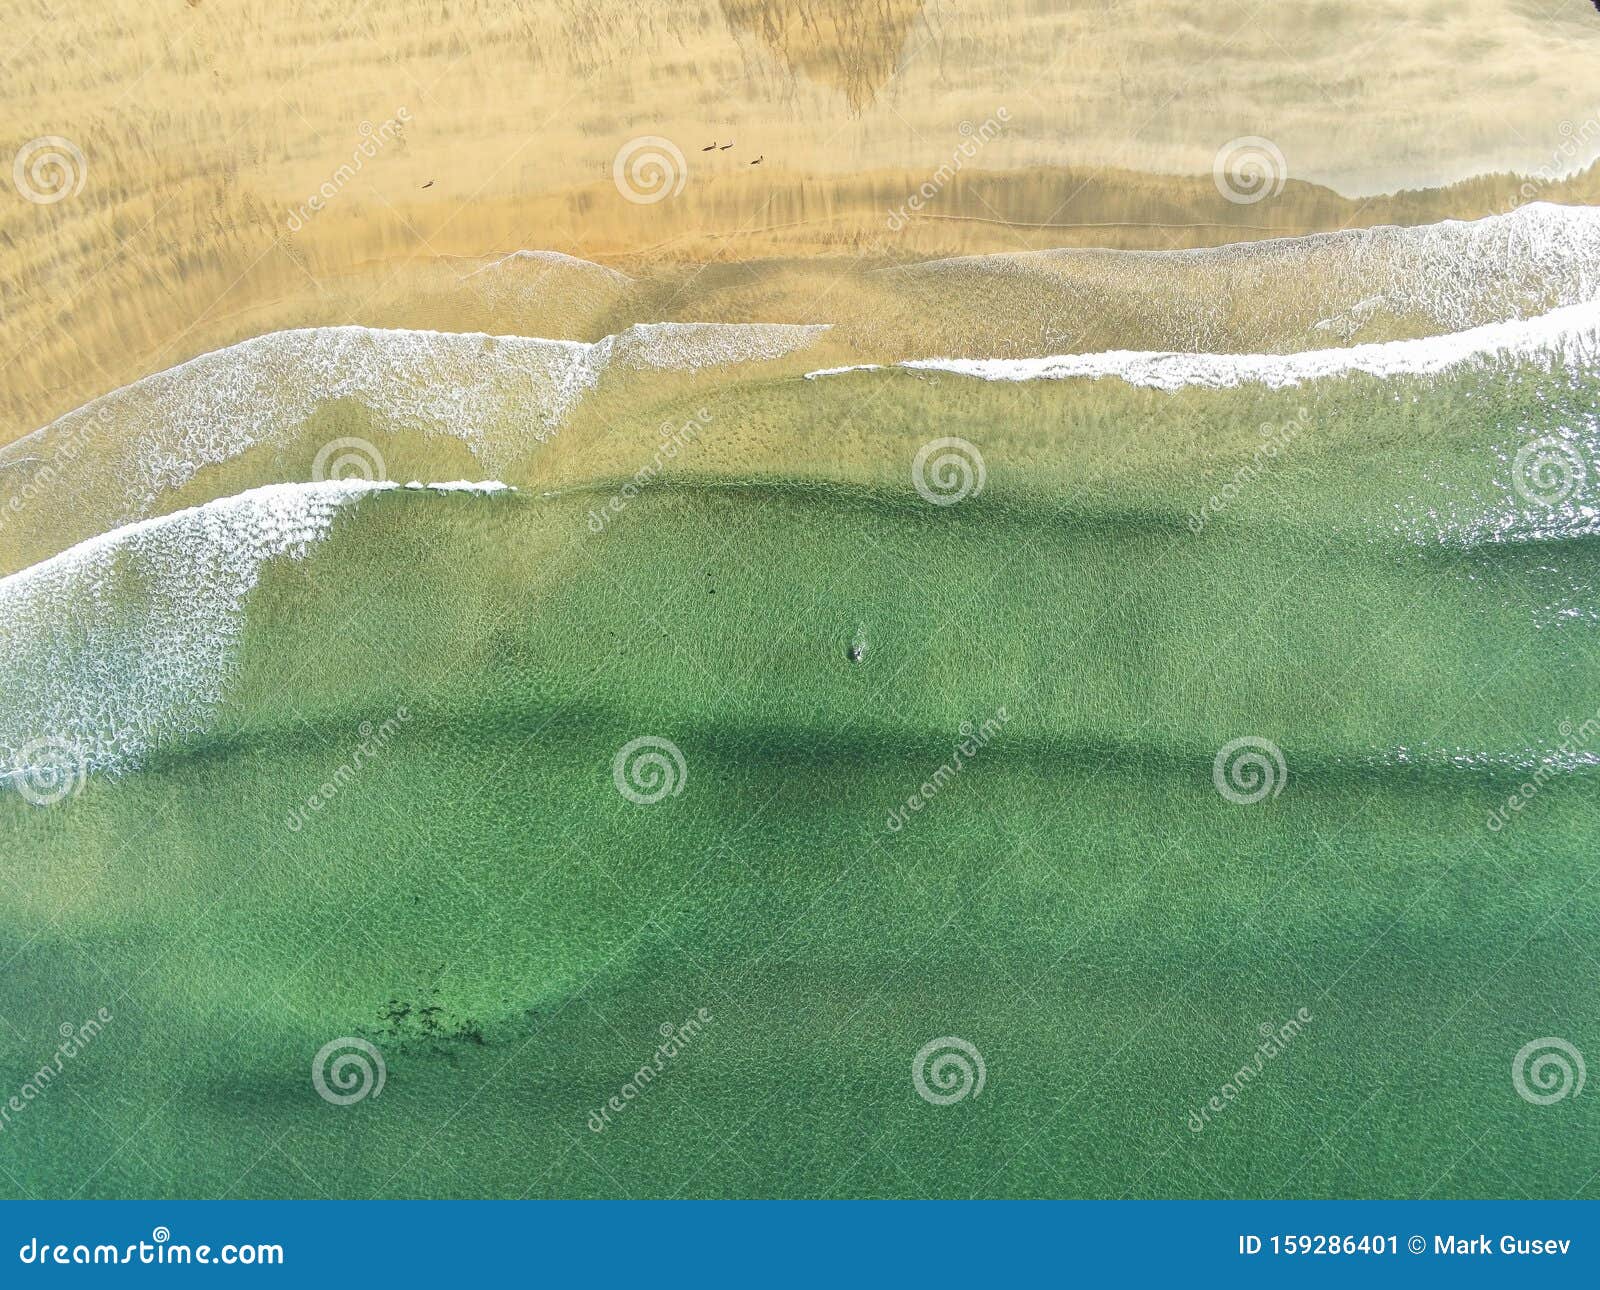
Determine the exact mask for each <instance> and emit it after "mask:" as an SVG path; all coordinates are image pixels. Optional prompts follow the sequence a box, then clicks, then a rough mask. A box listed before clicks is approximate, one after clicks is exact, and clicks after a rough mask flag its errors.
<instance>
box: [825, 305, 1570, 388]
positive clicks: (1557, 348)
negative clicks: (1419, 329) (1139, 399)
mask: <svg viewBox="0 0 1600 1290" xmlns="http://www.w3.org/2000/svg"><path fill="white" fill-rule="evenodd" d="M1597 353H1600V302H1589V303H1586V304H1581V305H1568V306H1566V307H1564V308H1561V309H1554V310H1551V311H1550V312H1549V313H1547V314H1543V315H1541V316H1540V317H1537V318H1526V319H1519V320H1517V321H1515V322H1505V323H1492V324H1489V325H1487V326H1483V327H1474V328H1471V329H1470V330H1468V331H1462V332H1454V333H1451V334H1450V335H1447V336H1424V337H1420V338H1418V339H1415V340H1391V341H1383V342H1380V343H1377V344H1371V345H1350V346H1347V347H1345V348H1342V349H1313V350H1306V351H1304V352H1303V353H1299V354H1181V353H1170V352H1167V353H1158V352H1154V351H1138V350H1107V351H1105V352H1103V353H1099V354H1059V355H1054V356H1052V357H1048V358H919V359H908V360H907V361H905V362H903V363H901V364H899V366H901V367H905V368H911V369H915V370H918V371H933V372H950V373H953V374H955V375H958V376H972V377H976V378H978V379H979V380H985V381H1062V380H1069V379H1072V378H1074V377H1087V378H1089V379H1091V380H1094V379H1099V378H1101V377H1116V378H1118V379H1120V380H1123V381H1126V382H1127V383H1128V384H1129V385H1137V386H1143V387H1145V388H1148V389H1156V390H1180V389H1186V388H1192V387H1200V388H1205V389H1231V388H1233V387H1235V386H1240V385H1247V384H1256V385H1263V386H1266V387H1267V388H1268V389H1286V388H1288V387H1290V386H1296V385H1302V384H1304V383H1306V382H1307V381H1316V380H1323V379H1326V378H1328V377H1338V376H1350V375H1355V374H1357V373H1365V374H1367V375H1369V376H1380V377H1388V376H1428V375H1433V374H1436V373H1440V372H1445V371H1448V370H1450V369H1451V368H1456V367H1461V366H1463V365H1465V364H1469V363H1490V362H1502V363H1535V364H1542V365H1544V366H1549V365H1550V364H1552V363H1554V362H1556V361H1558V360H1561V359H1566V360H1570V361H1575V362H1585V361H1589V360H1592V359H1593V358H1594V357H1595V355H1596V354H1597ZM810 375H814V376H815V375H820V373H811V374H810Z"/></svg>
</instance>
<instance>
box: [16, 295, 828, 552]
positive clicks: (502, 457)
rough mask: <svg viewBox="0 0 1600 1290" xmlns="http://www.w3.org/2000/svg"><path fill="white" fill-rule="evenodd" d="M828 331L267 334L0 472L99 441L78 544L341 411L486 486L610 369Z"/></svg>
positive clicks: (747, 353)
mask: <svg viewBox="0 0 1600 1290" xmlns="http://www.w3.org/2000/svg"><path fill="white" fill-rule="evenodd" d="M825 330H826V327H825V326H820V325H816V326H812V325H790V324H779V323H655V324H641V325H639V326H635V327H630V328H629V329H628V330H627V331H624V332H620V333H618V334H617V335H614V336H607V337H605V338H604V339H602V340H599V341H594V342H592V343H591V342H583V341H569V340H539V339H535V338H531V337H526V336H490V335H487V334H483V333H476V332H473V333H466V332H434V331H389V330H381V329H377V328H371V327H355V326H349V327H310V328H300V329H297V330H293V331H281V332H271V333H269V334H267V335H265V336H258V337H256V338H255V339H253V340H247V341H242V342H240V343H239V344H237V345H231V346H229V347H227V348H226V349H220V350H216V351H214V352H212V353H209V354H202V355H200V356H199V357H198V358H194V359H190V360H189V361H188V362H186V363H182V364H180V365H178V366H177V367H174V368H170V369H168V370H167V371H164V372H159V373H157V374H155V375H153V376H148V377H145V378H144V379H142V380H139V381H136V382H134V383H133V384H131V385H127V386H124V387H123V388H121V389H119V390H114V391H112V392H111V393H109V394H106V395H103V396H101V397H100V398H98V399H95V400H93V401H91V402H89V403H87V404H85V405H84V406H83V407H81V408H78V409H76V410H75V411H73V412H69V413H67V414H66V415H65V416H63V417H60V418H58V419H57V420H56V421H54V422H52V423H51V424H49V425H48V426H45V427H44V428H43V429H41V430H38V431H35V432H34V433H33V434H31V435H29V436H27V437H26V438H23V439H20V440H18V441H17V442H16V443H13V444H11V445H8V446H7V447H6V448H4V449H0V471H3V470H4V468H5V467H6V466H8V465H12V464H20V463H22V462H25V461H27V460H29V459H38V460H43V461H50V460H54V459H56V458H57V457H58V456H59V455H60V454H59V453H58V452H57V451H56V450H57V449H58V448H59V447H60V446H61V445H70V444H76V443H83V442H92V443H93V444H94V453H95V458H94V461H93V463H92V469H88V468H85V466H87V465H88V464H89V463H84V464H81V465H80V466H79V467H78V468H76V469H72V470H62V471H59V472H57V477H56V478H55V479H54V480H53V482H52V483H51V485H50V491H49V501H48V509H49V511H50V513H51V515H52V522H54V519H53V517H55V516H73V517H75V519H76V521H77V523H79V524H80V525H84V526H87V527H81V528H79V530H78V532H77V533H76V534H74V535H73V536H83V535H85V534H87V533H92V532H95V531H97V530H104V529H108V528H112V527H115V526H116V525H119V524H124V523H127V522H128V521H130V520H135V519H139V518H142V517H143V516H146V515H149V514H150V513H151V512H152V510H153V509H154V507H155V503H156V501H157V499H158V498H159V497H160V496H161V495H162V494H164V493H166V492H167V491H169V490H171V489H173V488H179V487H182V486H183V485H184V484H186V483H188V482H189V480H190V479H192V478H193V477H194V475H195V474H196V473H197V472H198V471H200V470H201V469H203V468H204V467H206V466H211V465H216V464H218V463H221V462H226V461H229V460H232V459H233V458H235V457H238V456H240V455H242V454H243V453H245V452H247V451H249V450H250V449H252V448H254V447H257V446H258V445H262V444H270V443H273V442H275V441H277V440H279V439H281V438H282V437H283V436H284V435H285V434H287V432H289V431H292V430H294V429H295V428H296V427H298V426H300V425H302V424H303V423H304V422H305V421H306V420H307V419H308V418H310V417H311V416H312V415H313V414H314V413H316V412H317V411H318V409H319V408H321V407H324V406H326V405H328V404H330V403H332V402H334V401H335V400H352V401H354V402H356V403H358V404H360V405H361V406H362V407H364V408H365V409H367V410H368V412H369V413H370V414H371V416H370V419H371V427H370V429H364V431H363V433H364V434H373V433H375V432H376V431H414V432H419V433H422V434H426V435H447V436H451V437H454V438H456V439H460V440H461V441H463V442H464V443H465V444H466V445H467V447H468V448H469V449H471V451H472V452H473V454H474V456H475V457H476V458H477V459H478V461H480V462H481V463H482V464H483V466H484V469H485V471H486V472H488V473H491V474H503V473H505V468H506V467H507V466H509V465H510V464H511V463H512V462H514V461H515V460H517V459H518V458H519V457H520V456H522V455H523V454H524V453H525V452H527V451H528V450H529V449H530V448H531V447H534V446H536V445H537V443H539V442H542V441H544V440H546V439H548V438H549V437H550V436H551V435H552V434H554V433H556V432H557V431H558V430H559V429H560V428H561V426H562V425H563V424H564V423H565V422H566V420H567V418H568V417H569V416H570V415H571V414H572V412H573V410H574V409H575V408H576V407H577V406H578V404H579V403H580V402H581V401H582V399H583V398H584V397H585V396H586V395H587V394H589V393H590V392H591V391H592V390H593V389H594V388H595V387H596V386H597V385H598V384H599V382H600V379H601V376H602V374H603V373H605V372H606V371H608V370H613V369H614V370H619V371H644V370H663V371H666V370H670V371H698V370H702V369H707V368H713V367H719V366H723V365H726V364H733V363H742V362H750V361H760V360H768V359H775V358H782V357H784V356H786V355H788V354H791V353H793V352H794V351H795V350H798V349H800V348H802V347H804V346H806V345H809V344H811V343H812V342H813V341H814V340H816V339H817V337H818V336H819V335H820V334H821V333H822V332H823V331H825ZM379 437H380V438H381V436H379ZM376 446H378V447H380V448H381V446H382V445H381V444H379V445H376ZM21 474H22V472H19V477H20V476H21ZM0 479H3V476H0ZM108 481H110V482H109V483H108ZM108 488H109V489H111V490H112V491H111V492H110V500H107V497H108V493H107V490H108ZM80 494H81V495H80ZM118 494H120V496H119V495H118Z"/></svg>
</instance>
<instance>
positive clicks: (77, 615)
mask: <svg viewBox="0 0 1600 1290" xmlns="http://www.w3.org/2000/svg"><path fill="white" fill-rule="evenodd" d="M396 487H397V485H395V484H393V483H382V482H377V483H374V482H369V481H366V480H328V481H326V482H322V483H301V484H272V485H268V486H267V487H265V488H256V489H252V490H250V491H249V492H246V493H240V494H239V495H237V496H235V497H226V498H222V499H219V500H217V501H213V502H207V503H206V504H205V505H203V506H195V507H191V508H189V509H188V510H182V511H177V512H174V513H173V514H171V515H164V516H161V517H160V518H158V519H151V520H142V521H140V522H138V523H136V524H130V525H127V526H125V527H122V528H119V529H115V530H113V531H112V532H110V533H106V534H103V535H102V536H100V537H96V538H91V539H90V540H89V541H87V542H81V543H79V544H78V545H77V546H74V547H71V548H69V549H68V550H66V551H63V552H61V554H59V555H56V556H52V557H51V558H50V559H48V560H45V561H43V562H42V563H40V564H36V565H33V566H31V567H30V568H27V569H24V570H22V571H21V572H20V573H14V574H12V575H10V576H9V577H6V578H0V655H3V656H4V658H5V660H6V666H5V668H4V669H0V767H4V768H6V769H7V771H8V772H9V774H10V775H11V776H13V777H15V776H27V775H30V774H33V773H34V772H35V771H39V770H41V768H40V767H35V766H33V765H32V762H31V761H30V758H32V757H33V756H34V751H33V750H36V749H39V748H41V747H45V746H47V745H48V746H49V747H52V748H60V747H70V748H72V749H73V750H74V754H75V756H76V757H77V758H78V759H79V761H80V763H81V765H82V766H83V767H84V768H85V769H86V770H88V771H111V772H120V771H124V770H129V769H132V768H133V767H135V766H137V765H138V764H139V762H140V761H141V760H142V759H143V758H144V757H145V756H146V755H147V754H148V753H149V752H150V750H151V749H153V748H155V747H157V746H159V745H160V744H161V743H162V742H163V741H165V740H168V739H171V738H175V737H178V736H182V735H186V734H197V733H202V732H204V731H205V730H206V729H207V728H208V727H209V724H210V717H211V714H212V713H213V712H214V711H215V710H216V708H217V706H218V704H220V703H221V702H222V699H223V696H224V693H225V691H226V688H227V685H228V683H229V681H230V679H231V678H232V675H233V670H234V660H235V657H236V653H237V647H238V643H239V639H240V636H241V633H242V631H243V625H244V603H245V598H246V596H247V595H248V594H249V592H250V591H251V589H252V588H253V587H254V586H255V585H256V583H257V581H258V580H259V578H260V576H261V571H262V568H263V567H264V566H265V565H266V564H267V562H268V561H270V560H274V559H277V558H279V557H285V556H286V557H289V558H292V559H299V558H301V557H303V556H304V555H305V554H306V553H307V552H308V551H309V550H310V549H311V548H312V547H313V546H315V544H316V543H318V542H320V541H321V540H322V539H323V538H324V537H326V536H327V534H328V531H329V530H330V528H331V527H332V525H333V521H334V518H335V516H336V515H337V514H338V513H339V511H340V510H341V508H343V507H345V506H347V505H349V504H350V503H352V502H353V501H355V500H356V499H358V498H360V497H363V496H365V495H366V494H369V493H373V492H380V491H385V490H388V489H393V488H396ZM446 487H447V488H450V489H452V490H455V489H459V488H461V484H459V483H457V484H452V485H447V486H446ZM468 487H470V488H471V489H473V490H474V491H481V490H485V489H491V490H492V489H493V488H494V487H495V485H494V484H493V483H491V484H487V485H484V484H473V485H469V486H468ZM50 769H51V767H48V766H47V767H43V768H42V770H50Z"/></svg>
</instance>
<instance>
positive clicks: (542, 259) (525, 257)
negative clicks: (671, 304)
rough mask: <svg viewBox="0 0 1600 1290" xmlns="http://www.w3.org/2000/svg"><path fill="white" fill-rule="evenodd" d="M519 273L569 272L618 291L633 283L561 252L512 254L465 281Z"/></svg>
mask: <svg viewBox="0 0 1600 1290" xmlns="http://www.w3.org/2000/svg"><path fill="white" fill-rule="evenodd" d="M518 269H535V270H538V271H540V272H545V271H548V270H557V271H563V272H570V273H574V274H580V275H584V276H591V277H594V278H596V279H600V280H603V281H607V282H610V283H612V284H613V285H615V286H618V287H629V286H632V285H633V282H634V280H633V279H632V278H630V277H629V276H628V275H627V274H626V273H623V272H622V271H621V270H619V269H613V268H610V267H609V266H607V265H604V264H596V263H595V262H594V261H593V260H583V259H579V258H578V257H577V256H575V255H567V254H565V253H563V252H561V251H512V252H510V253H509V254H508V255H502V256H499V257H498V258H496V259H493V260H490V261H489V263H488V264H484V265H480V266H479V267H478V268H476V269H474V270H473V271H472V272H471V273H469V274H467V275H466V276H467V277H468V278H476V277H479V276H481V275H483V274H495V273H497V272H499V273H503V272H506V271H511V270H518Z"/></svg>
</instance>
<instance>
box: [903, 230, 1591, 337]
mask: <svg viewBox="0 0 1600 1290" xmlns="http://www.w3.org/2000/svg"><path fill="white" fill-rule="evenodd" d="M881 272H882V273H883V274H885V275H886V276H887V277H889V278H890V279H897V280H899V281H902V282H904V283H905V284H907V286H910V287H913V288H915V287H916V286H917V285H918V284H922V285H925V287H926V294H927V297H928V299H927V304H928V305H929V307H930V308H933V309H935V310H937V309H938V308H940V307H941V302H942V301H944V300H948V299H952V298H954V299H955V300H956V301H957V302H958V303H959V304H960V305H961V306H962V307H963V308H964V309H968V310H970V309H972V308H974V307H976V308H978V309H980V310H982V309H983V307H984V305H985V304H986V303H991V302H992V303H993V304H994V306H995V308H994V309H993V310H990V311H988V312H986V313H984V317H985V319H992V329H998V331H999V332H1006V331H1007V328H1008V325H1009V320H1013V319H1014V318H1015V317H1017V316H1019V315H1020V316H1021V317H1024V318H1026V319H1028V320H1030V324H1029V325H1030V327H1031V328H1033V330H1032V331H1031V332H1030V333H1028V334H1026V335H1024V334H1021V333H1018V334H1016V335H1012V336H1010V344H1011V346H1012V348H1010V351H1009V352H1011V353H1013V354H1016V353H1019V352H1022V353H1026V352H1033V353H1037V352H1038V351H1037V350H1033V349H1030V348H1018V347H1023V346H1031V344H1032V343H1035V342H1036V338H1037V321H1036V320H1037V319H1038V318H1041V317H1042V318H1047V319H1049V320H1050V322H1051V323H1052V324H1053V325H1054V327H1055V328H1057V329H1059V330H1064V331H1067V332H1069V333H1070V332H1071V330H1072V329H1073V327H1074V324H1075V319H1077V318H1079V317H1081V316H1083V315H1084V314H1085V313H1086V312H1087V313H1088V314H1089V315H1090V316H1091V317H1094V318H1104V317H1113V318H1126V319H1128V320H1129V321H1130V323H1132V324H1133V325H1137V326H1139V327H1140V328H1141V329H1142V330H1144V331H1146V332H1148V333H1151V334H1152V335H1154V336H1164V337H1170V340H1162V341H1161V342H1160V343H1161V344H1163V345H1170V346H1173V347H1176V348H1182V349H1186V350H1189V349H1192V350H1230V351H1231V350H1248V349H1257V348H1275V346H1273V345H1272V341H1273V340H1283V341H1287V342H1288V344H1287V346H1286V348H1291V349H1292V348H1300V347H1303V342H1301V343H1297V342H1296V337H1297V336H1300V335H1304V336H1306V337H1307V338H1308V339H1309V338H1310V337H1311V336H1312V335H1313V334H1320V335H1324V336H1330V337H1331V338H1332V339H1333V340H1334V341H1335V342H1339V341H1343V340H1346V339H1351V338H1353V337H1354V336H1355V334H1356V333H1357V332H1358V331H1359V330H1360V329H1361V328H1362V327H1364V326H1366V325H1367V324H1368V323H1370V322H1374V321H1376V320H1378V319H1380V318H1381V319H1386V320H1388V321H1389V322H1390V324H1391V325H1393V326H1399V327H1405V328H1407V329H1409V330H1412V331H1413V332H1414V331H1415V330H1416V329H1417V327H1418V325H1419V324H1421V326H1422V328H1423V329H1426V330H1439V331H1463V330H1466V329H1468V328H1473V327H1477V326H1481V325H1483V324H1485V323H1491V322H1497V321H1503V320H1506V319H1512V318H1526V317H1531V316H1533V315H1536V314H1541V313H1546V312H1548V311H1549V310H1551V309H1556V308H1560V307H1562V306H1564V305H1571V304H1579V303H1582V302H1583V301H1587V300H1592V299H1594V298H1595V297H1596V296H1600V207H1593V206H1560V205H1554V204H1552V203H1549V202H1530V203H1528V204H1526V205H1524V206H1521V207H1519V208H1518V209H1516V210H1514V211H1511V212H1508V213H1506V214H1503V215H1490V216H1487V217H1485V218H1482V219H1476V220H1442V221H1440V222H1438V223H1435V224H1423V225H1410V226H1399V225H1378V226H1375V227H1371V228H1360V229H1344V230H1340V231H1337V232H1330V233H1314V234H1310V235H1306V236H1299V237H1282V238H1268V239H1263V240H1259V241H1251V242H1237V243H1230V244H1228V245H1224V246H1216V247H1202V248H1194V249H1184V250H1162V251H1123V250H1108V249H1099V248H1062V249H1056V250H1045V251H1021V252H1002V253H995V254H988V255H975V256H961V257H956V258H952V259H945V260H932V261H927V262H924V263H921V264H912V265H906V266H903V267H896V268H893V269H886V270H882V271H881ZM1007 302H1012V307H1011V308H1009V309H1008V308H1007V307H1006V305H1007ZM990 340H991V344H992V352H993V351H998V350H999V348H1000V346H999V345H998V344H997V343H993V342H994V338H993V337H991V338H990Z"/></svg>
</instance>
